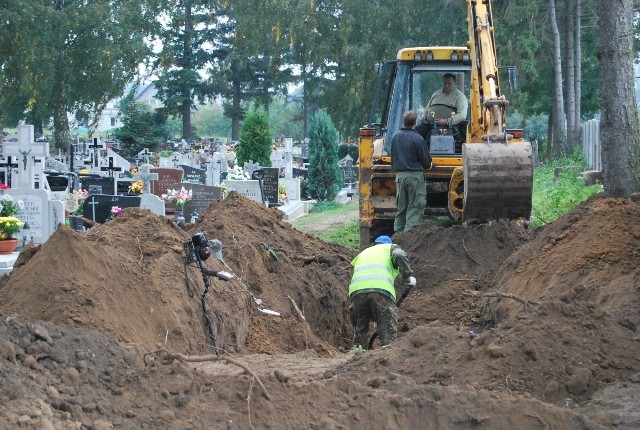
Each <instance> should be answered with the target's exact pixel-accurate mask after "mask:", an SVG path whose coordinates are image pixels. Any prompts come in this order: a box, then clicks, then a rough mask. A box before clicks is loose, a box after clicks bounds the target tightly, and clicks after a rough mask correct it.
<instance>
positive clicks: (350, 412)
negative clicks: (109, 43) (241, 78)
mask: <svg viewBox="0 0 640 430" xmlns="http://www.w3.org/2000/svg"><path fill="white" fill-rule="evenodd" d="M88 146H89V148H88V149H87V151H86V153H84V155H83V156H82V157H84V158H82V157H81V158H80V159H79V160H78V161H80V163H78V164H77V165H76V166H81V167H82V168H81V169H80V170H83V171H82V172H80V171H79V170H78V172H76V171H74V170H73V169H70V168H69V169H68V170H65V166H63V165H61V163H62V161H60V160H55V161H56V162H53V161H50V160H48V148H47V145H46V142H36V141H35V140H34V139H33V131H32V129H31V128H30V127H29V126H23V127H22V128H20V132H19V134H18V136H17V137H16V138H15V139H13V140H11V141H10V142H9V144H5V145H4V146H3V154H2V155H3V166H2V167H3V169H4V170H3V171H2V174H4V175H5V180H6V181H7V182H8V183H10V184H11V187H10V188H9V187H6V189H4V190H2V193H3V195H4V196H6V197H5V198H4V200H3V201H4V203H3V209H4V210H6V211H7V212H6V215H10V216H15V218H16V219H17V222H18V223H19V226H18V227H16V225H9V224H7V225H6V226H5V228H6V231H7V234H8V235H14V237H16V239H17V240H16V242H18V243H17V246H18V248H17V249H16V250H15V251H13V252H11V251H8V252H7V253H6V254H0V271H2V273H4V274H6V275H5V276H3V277H2V278H0V315H2V316H3V317H2V318H0V361H2V363H3V367H2V369H6V370H2V371H0V387H1V388H0V398H1V399H2V403H0V423H3V424H4V423H6V424H7V425H9V426H10V427H15V426H16V425H18V424H17V423H25V424H26V425H29V423H31V424H32V425H33V426H40V427H42V428H82V427H85V428H112V427H113V428H115V427H120V428H140V427H145V426H148V427H152V428H158V427H160V428H162V427H166V422H167V420H169V421H170V422H172V423H174V422H178V421H181V422H185V423H188V424H187V427H193V428H203V427H207V426H213V427H214V428H220V427H223V428H228V427H229V423H231V422H235V423H239V424H238V426H239V428H250V427H251V426H255V427H256V428H282V422H286V423H287V424H286V426H285V427H288V428H296V427H302V428H312V427H314V426H315V424H316V423H318V422H326V423H327V425H328V428H332V426H333V425H334V424H336V426H337V427H344V428H353V427H354V426H355V427H358V425H357V423H358V422H361V420H364V419H365V417H367V416H369V414H371V413H372V412H371V411H376V412H375V413H376V414H379V419H380V420H381V422H388V420H391V419H392V418H391V417H392V416H396V412H395V411H396V410H398V409H400V410H402V416H404V417H406V419H407V420H409V421H411V422H415V423H417V422H424V421H425V420H436V419H437V418H436V416H441V417H442V416H445V417H448V416H449V415H447V414H450V411H451V410H454V409H455V410H457V411H462V413H463V414H465V416H471V417H475V418H473V419H475V420H482V419H484V418H483V417H484V415H482V416H481V415H478V412H477V411H479V410H486V409H492V408H499V409H500V410H501V411H503V413H501V414H499V415H494V416H492V418H491V422H492V426H493V425H494V424H495V427H501V426H502V427H503V426H506V425H509V423H512V421H511V420H512V418H511V417H519V418H518V420H519V422H522V420H524V419H526V418H527V417H531V416H536V417H544V420H545V422H550V423H555V425H554V427H556V428H563V427H566V428H585V429H586V428H599V427H597V426H596V427H590V426H586V425H584V422H585V421H584V416H585V415H584V414H588V413H590V407H589V406H580V405H579V404H580V402H584V403H583V404H587V403H588V400H589V399H590V398H591V397H592V396H595V395H596V393H597V390H598V388H597V387H598V384H597V383H596V382H595V381H596V380H604V379H607V380H612V381H614V380H621V381H627V380H631V381H633V380H634V378H635V379H636V380H637V371H636V370H634V366H633V363H635V362H636V360H637V355H638V353H640V346H639V345H640V344H639V343H638V340H637V337H636V336H633V335H630V330H629V328H628V327H629V326H630V325H633V324H634V323H633V322H632V319H633V318H635V317H634V316H633V315H636V314H637V313H638V309H637V307H636V306H635V305H632V306H631V307H629V306H628V304H625V306H624V307H621V306H619V305H618V304H617V303H618V302H616V301H615V300H609V299H606V298H602V306H605V307H606V309H607V312H606V313H603V312H602V311H600V310H597V308H595V307H592V306H589V305H588V304H584V303H582V302H580V301H575V302H574V301H572V300H571V299H567V297H575V295H578V294H583V291H584V290H582V289H581V288H583V287H580V288H578V287H575V288H574V287H573V284H572V283H569V284H567V283H566V282H565V280H566V279H585V277H586V278H589V279H591V280H592V282H597V283H601V284H602V285H603V287H602V288H605V289H610V288H619V287H618V286H617V285H621V283H622V284H625V285H626V281H625V279H630V278H629V277H633V276H635V275H633V274H634V273H635V272H637V268H636V264H635V260H636V257H637V256H636V254H635V253H634V252H632V251H630V250H632V249H638V246H639V244H638V238H637V237H636V236H632V235H626V234H621V232H622V231H629V229H631V230H632V231H639V230H640V225H638V223H640V204H639V203H638V202H635V203H629V202H622V201H614V200H611V199H595V200H593V201H590V202H587V203H585V204H583V205H582V206H581V207H579V208H578V209H577V210H576V211H574V212H573V213H572V214H570V215H569V216H567V217H566V218H565V219H561V220H560V221H559V222H557V223H554V225H551V226H549V227H548V228H547V229H546V230H545V231H544V232H543V233H541V234H538V235H535V234H534V233H533V232H531V231H529V230H526V229H525V228H524V227H522V226H520V225H518V224H514V223H508V222H506V221H499V222H496V223H492V224H483V225H474V226H467V227H463V226H457V227H452V228H445V227H443V226H441V225H438V224H437V223H436V222H435V221H433V220H425V221H424V222H423V223H421V224H419V225H418V226H416V227H415V228H414V229H412V230H411V232H406V233H401V234H398V235H396V236H395V237H394V242H397V243H398V244H399V245H401V246H402V247H403V249H405V250H407V252H409V253H410V255H411V259H412V267H413V269H414V273H415V275H416V277H418V279H420V282H421V283H420V285H419V286H418V287H416V291H415V292H414V293H413V294H411V295H410V296H409V298H408V299H407V301H406V303H405V304H403V307H402V312H401V314H400V320H399V326H400V336H399V339H398V340H397V341H396V342H394V343H393V344H392V345H391V346H389V347H387V348H385V349H375V348H374V350H373V351H370V352H369V353H367V354H363V353H359V352H357V351H354V350H352V349H351V347H352V345H351V342H352V335H353V329H352V325H351V322H350V319H349V301H348V298H347V295H346V293H345V291H346V287H347V286H348V284H349V282H350V277H351V266H350V262H351V260H352V259H353V258H354V257H355V254H356V252H355V251H354V250H350V249H346V248H343V247H340V246H338V245H332V244H328V243H325V242H322V241H320V240H318V239H317V238H316V237H314V236H312V235H309V234H307V233H302V232H300V231H297V230H295V229H294V228H292V227H291V225H290V224H289V223H288V222H287V218H288V217H294V216H299V215H298V213H297V212H296V211H297V210H300V211H301V212H302V213H304V211H305V210H306V209H305V205H306V204H312V202H309V201H307V200H305V198H304V196H303V195H302V191H301V189H300V182H301V180H302V179H301V178H304V177H305V174H306V171H305V169H303V168H301V166H298V165H293V163H292V162H291V157H290V155H291V154H290V153H289V152H287V148H286V147H285V150H284V151H280V152H278V151H274V153H273V154H272V160H271V161H272V167H266V166H260V165H258V164H257V163H253V162H247V163H245V164H244V165H243V166H235V165H234V166H233V167H230V166H229V163H227V160H226V155H225V154H224V151H223V152H221V153H214V154H212V155H211V157H210V158H209V159H208V160H207V162H206V163H204V165H197V163H194V159H193V158H191V157H190V156H187V157H184V156H183V155H184V154H180V153H174V154H173V155H172V156H171V157H163V158H161V159H155V158H154V157H153V154H151V153H150V152H149V151H143V153H141V154H139V156H138V158H139V160H131V161H129V160H126V159H123V158H122V157H120V156H119V155H118V154H117V153H115V152H112V151H110V150H108V149H104V148H103V147H102V146H101V143H100V141H99V140H98V141H96V142H94V143H93V144H92V145H88ZM92 154H93V155H92ZM51 158H53V157H51ZM154 161H155V162H156V164H153V163H154ZM85 163H88V164H85ZM62 164H63V163H62ZM339 168H340V169H341V171H342V175H343V176H342V180H343V182H342V185H343V187H342V189H341V191H340V192H339V193H338V198H337V200H342V201H348V200H349V199H352V198H353V192H354V191H353V190H354V189H357V187H356V186H355V185H356V182H357V170H356V168H355V167H354V160H353V159H352V158H351V157H349V156H346V157H344V158H343V159H341V160H340V162H339ZM299 208H302V209H299ZM2 219H3V218H0V227H3V226H4V224H2V222H1V220H2ZM66 221H68V225H66V224H67V223H66ZM629 223H631V224H633V225H629ZM604 225H606V226H609V229H610V231H609V232H608V233H607V234H606V235H605V236H601V237H602V238H603V239H602V240H600V241H599V242H598V243H597V244H595V245H594V244H593V243H592V241H591V240H590V239H589V238H590V237H593V235H595V234H597V233H596V231H595V230H597V229H600V228H601V226H604ZM584 231H587V234H584ZM203 237H204V238H205V240H206V243H208V244H209V245H210V246H211V247H212V250H213V251H214V252H212V256H211V257H210V258H209V257H208V256H207V255H205V257H207V258H203V257H201V254H199V253H198V254H195V253H194V251H193V250H194V249H195V248H193V246H194V245H193V243H194V241H195V238H203ZM420 237H428V238H430V239H429V240H428V241H427V242H425V241H424V240H422V239H420ZM560 237H562V238H564V239H563V240H564V241H568V243H567V247H563V246H555V247H553V246H550V245H549V244H550V243H554V242H553V241H556V242H557V238H560ZM604 238H608V239H604ZM198 240H200V239H198ZM0 242H3V241H2V240H0ZM460 242H461V243H462V245H463V246H461V247H452V246H451V244H452V243H460ZM214 245H215V246H214ZM594 246H595V247H596V248H597V249H593V248H594ZM469 249H473V250H474V251H477V252H474V254H473V255H474V257H473V258H470V254H469V251H468V250H469ZM583 249H591V250H593V252H595V253H602V254H603V255H605V254H606V255H609V256H610V257H609V258H608V263H607V264H608V265H609V269H608V271H607V272H606V273H607V274H606V275H603V273H604V272H601V271H599V269H598V267H597V266H594V268H593V269H586V267H588V266H586V265H585V264H584V263H585V262H586V261H588V260H589V259H591V258H592V257H591V255H593V254H591V253H587V254H584V253H583V252H582V251H581V250H583ZM0 252H1V251H0ZM538 259H542V260H544V261H546V262H547V263H546V264H547V265H550V266H551V267H550V271H549V273H551V274H553V273H556V274H558V273H559V274H561V276H557V275H541V274H540V272H539V271H538V270H537V269H536V266H535V264H532V265H528V264H527V263H526V262H528V261H532V262H535V261H537V260H538ZM460 261H468V264H464V265H462V266H461V265H460V264H459V262H460ZM504 261H507V264H502V262H504ZM518 262H519V263H518ZM585 271H586V272H585ZM634 271H635V272H634ZM616 273H617V275H615V274H616ZM612 274H613V275H612ZM614 275H615V276H614ZM531 276H546V277H547V280H546V282H545V284H546V285H548V289H545V290H539V289H536V288H533V287H532V286H531V285H530V286H529V287H528V288H529V289H528V293H527V292H524V291H523V290H522V285H523V284H526V282H527V281H526V279H528V278H530V277H531ZM491 279H498V280H499V281H498V282H500V283H501V284H500V285H501V288H503V289H504V291H507V292H506V293H500V294H502V295H498V297H508V298H510V297H514V298H515V299H517V300H514V299H512V300H507V301H501V300H499V299H495V297H496V296H495V295H494V296H492V295H491V293H484V292H483V291H486V289H487V288H488V285H490V284H491V282H493V281H491ZM633 282H634V281H632V282H631V283H629V287H628V288H635V287H633V285H634V283H633ZM636 284H637V283H636ZM568 288H569V290H567V289H568ZM576 288H577V289H576ZM584 288H587V287H584ZM483 294H488V296H487V297H489V298H490V297H494V298H493V299H491V300H493V301H490V302H488V301H486V300H488V299H487V298H486V297H485V298H483V297H482V295H483ZM494 294H496V293H494ZM525 294H528V296H527V299H526V300H525V305H524V306H525V310H524V311H523V305H522V304H521V303H520V302H519V301H518V300H524V299H521V298H520V296H523V295H525ZM487 306H488V307H491V309H492V311H491V312H490V315H497V316H498V317H497V318H498V319H497V320H496V321H495V322H494V324H495V325H494V326H493V327H492V328H488V329H486V330H485V331H484V332H482V333H481V334H480V335H477V334H476V335H475V336H470V335H469V331H470V330H471V332H472V333H476V332H475V331H474V329H479V328H478V327H480V324H481V323H480V321H481V320H482V319H483V318H487V315H489V314H487V313H485V312H486V311H484V310H483V309H486V307H487ZM529 319H531V320H532V321H535V324H536V325H538V326H542V329H541V330H538V331H535V332H531V331H529V330H528V327H529V326H528V325H527V321H528V320H529ZM578 321H581V322H582V323H581V324H584V323H585V321H586V324H588V327H586V326H584V325H581V324H579V323H578ZM584 330H588V332H589V336H587V337H585V336H584ZM525 333H526V334H525ZM605 336H606V339H607V343H609V344H610V345H615V347H613V348H608V349H606V350H605V349H600V348H599V346H598V345H599V343H600V342H601V339H604V338H605ZM523 337H526V342H523V341H522V339H523ZM594 350H598V351H600V352H599V353H598V357H599V358H598V359H596V361H593V362H592V363H593V364H592V365H585V364H584V363H589V362H591V361H590V360H592V359H593V355H592V353H591V352H592V351H594ZM542 351H554V352H553V353H551V354H552V355H553V360H556V361H558V362H564V363H566V365H565V366H543V367H542V368H544V369H545V371H544V372H541V371H540V369H541V367H540V363H539V361H546V358H545V357H544V356H543V355H542ZM192 357H193V360H196V361H198V363H189V360H191V358H192ZM408 357H409V358H410V359H409V360H408V359H407V358H408ZM453 357H463V358H462V359H453ZM3 360H4V361H3ZM180 361H183V363H179V362H180ZM221 361H222V362H224V363H227V364H223V363H221ZM229 363H230V364H229ZM581 363H583V364H581ZM599 363H600V364H602V365H600V364H599ZM607 363H617V364H616V365H615V366H610V365H608V364H607ZM567 366H569V367H570V368H571V369H572V370H571V372H570V373H567V372H566V370H565V369H566V368H567ZM585 366H588V367H585ZM425 369H427V370H426V371H425ZM487 369H488V370H487ZM515 369H517V370H515ZM504 375H512V376H513V377H512V378H511V377H509V378H507V379H505V378H504V377H503V376H504ZM579 375H592V376H590V377H588V376H585V377H579ZM549 381H559V382H558V383H552V382H549ZM636 385H637V384H635V383H634V385H631V386H627V387H621V388H619V389H620V390H621V393H622V394H621V395H622V396H623V399H622V400H621V402H624V401H627V400H625V397H624V396H627V397H626V399H628V401H631V400H630V399H632V398H633V396H634V391H633V390H635V389H637V387H636ZM5 387H10V388H9V389H7V388H5ZM18 387H20V388H18ZM27 387H29V388H27ZM16 389H19V390H21V391H20V392H23V393H25V395H16V394H15V393H16V391H12V390H16ZM27 392H28V393H29V394H26V393H27ZM247 393H248V394H247ZM568 395H569V396H571V399H573V400H572V401H573V402H575V403H573V404H572V406H571V407H569V408H562V407H559V406H557V404H560V403H562V402H566V399H567V396H568ZM514 396H515V397H514ZM249 397H250V398H251V402H250V405H249V407H248V406H247V404H248V403H249V402H248V398H249ZM361 398H366V399H368V400H367V402H368V403H370V404H369V405H368V406H363V405H362V402H361V401H360V400H358V399H361ZM390 398H391V399H394V400H393V402H392V403H391V404H392V405H393V406H392V409H389V404H390V403H389V402H390V400H389V399H390ZM514 398H516V399H517V401H513V399H514ZM294 399H295V403H296V405H297V406H296V408H294V409H290V408H289V406H288V405H290V404H291V403H292V402H294ZM420 399H426V400H427V401H429V402H431V403H430V405H431V406H430V407H429V408H416V407H415V404H416V402H422V401H425V400H420ZM461 399H463V400H464V401H463V403H462V404H461ZM541 399H543V400H544V401H541ZM211 405H216V406H214V407H212V406H211ZM220 405H224V406H220ZM283 410H286V411H287V412H286V413H284V412H283ZM318 410H324V411H327V410H334V411H337V414H336V415H333V416H332V417H331V419H330V421H326V419H327V418H326V416H324V415H321V414H319V413H318ZM367 419H368V418H367ZM447 419H449V418H447ZM611 419H616V418H615V416H612V418H611ZM323 420H324V421H323ZM402 420H404V418H403V419H402ZM249 421H251V422H252V423H253V424H251V425H250V424H249ZM256 422H259V423H260V424H256ZM403 422H404V421H403ZM45 423H48V424H45ZM337 423H340V424H339V425H337ZM532 423H533V424H532V425H531V426H528V425H525V426H521V427H520V428H531V429H533V428H537V427H536V425H537V423H538V421H535V420H534V421H532ZM567 423H568V424H567ZM49 424H50V425H51V426H53V427H47V426H48V425H49ZM565 424H566V425H565ZM20 425H22V424H20ZM43 426H44V427H43ZM401 427H403V428H404V427H405V426H404V425H402V426H401ZM418 427H419V425H418ZM374 428H384V426H383V427H376V426H374Z"/></svg>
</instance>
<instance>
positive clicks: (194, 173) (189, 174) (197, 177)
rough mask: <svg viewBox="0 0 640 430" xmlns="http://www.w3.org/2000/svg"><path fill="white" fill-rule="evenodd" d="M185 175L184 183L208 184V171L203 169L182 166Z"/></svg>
mask: <svg viewBox="0 0 640 430" xmlns="http://www.w3.org/2000/svg"><path fill="white" fill-rule="evenodd" d="M179 167H181V168H182V170H183V172H184V174H183V176H182V181H183V182H190V183H192V184H203V185H204V184H206V182H207V171H206V170H203V169H197V168H195V167H191V166H186V165H184V164H183V165H180V166H179Z"/></svg>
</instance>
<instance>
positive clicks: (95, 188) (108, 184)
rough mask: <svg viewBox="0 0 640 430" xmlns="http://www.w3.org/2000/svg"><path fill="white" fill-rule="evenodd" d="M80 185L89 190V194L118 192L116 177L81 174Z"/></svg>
mask: <svg viewBox="0 0 640 430" xmlns="http://www.w3.org/2000/svg"><path fill="white" fill-rule="evenodd" d="M80 187H82V189H84V190H87V191H89V194H115V192H116V184H115V180H114V178H103V177H99V176H98V177H95V176H94V177H90V176H85V177H82V176H81V177H80Z"/></svg>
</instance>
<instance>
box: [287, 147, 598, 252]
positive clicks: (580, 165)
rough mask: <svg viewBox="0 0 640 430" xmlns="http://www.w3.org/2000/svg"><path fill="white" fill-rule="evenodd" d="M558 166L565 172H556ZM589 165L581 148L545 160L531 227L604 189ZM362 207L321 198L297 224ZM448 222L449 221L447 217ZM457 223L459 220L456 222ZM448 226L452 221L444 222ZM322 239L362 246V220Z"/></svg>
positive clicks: (537, 173)
mask: <svg viewBox="0 0 640 430" xmlns="http://www.w3.org/2000/svg"><path fill="white" fill-rule="evenodd" d="M557 168H561V169H562V173H561V174H559V175H557V176H556V175H555V174H554V173H555V170H556V169H557ZM588 169H589V167H588V166H587V163H586V162H585V160H584V157H583V156H582V154H581V152H580V151H577V152H576V153H575V154H573V155H571V156H567V157H564V158H561V159H559V160H556V161H554V162H552V163H549V164H541V165H539V166H538V167H536V168H535V170H534V173H533V209H532V214H531V227H532V228H537V227H541V226H544V225H546V224H549V223H551V222H553V221H555V220H556V219H558V218H559V217H561V216H562V215H564V214H566V213H568V212H570V211H571V210H572V209H573V208H575V207H576V206H578V205H579V204H580V203H582V202H583V201H585V200H587V199H588V198H589V197H591V196H592V195H594V194H597V193H599V192H601V191H602V185H601V184H597V185H591V186H587V185H585V184H584V180H583V179H582V178H580V177H578V174H579V173H580V172H582V171H584V170H588ZM357 208H358V201H357V200H354V201H352V202H349V203H347V204H339V203H335V202H318V203H317V204H316V205H315V206H314V208H313V210H312V211H311V212H310V213H309V214H308V215H306V216H304V217H302V218H299V219H297V220H296V221H294V223H293V225H294V227H296V228H298V229H300V230H304V227H305V226H309V225H313V224H316V223H318V222H320V221H322V220H324V219H325V218H327V217H331V216H339V215H342V214H345V213H347V212H350V211H353V210H354V209H357ZM443 222H444V223H446V221H443ZM452 223H453V224H455V222H452ZM444 226H448V225H444ZM313 234H314V235H315V236H317V237H318V238H319V239H320V240H323V241H325V242H330V243H335V244H338V245H341V246H344V247H346V248H350V249H355V250H358V249H359V243H360V242H359V241H360V239H359V237H360V231H359V228H358V220H357V219H352V220H349V221H347V222H345V223H343V224H338V225H336V226H334V227H331V228H328V229H326V230H324V231H321V232H314V233H313Z"/></svg>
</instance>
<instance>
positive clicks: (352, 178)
mask: <svg viewBox="0 0 640 430" xmlns="http://www.w3.org/2000/svg"><path fill="white" fill-rule="evenodd" d="M342 171H343V173H344V186H349V185H352V184H355V183H356V182H358V168H357V167H356V166H344V167H343V168H342Z"/></svg>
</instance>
